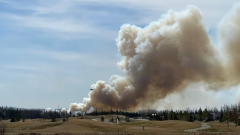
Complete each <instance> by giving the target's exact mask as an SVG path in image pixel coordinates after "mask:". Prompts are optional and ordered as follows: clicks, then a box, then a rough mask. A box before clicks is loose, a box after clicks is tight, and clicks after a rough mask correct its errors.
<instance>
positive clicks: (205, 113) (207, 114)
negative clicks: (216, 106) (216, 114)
mask: <svg viewBox="0 0 240 135" xmlns="http://www.w3.org/2000/svg"><path fill="white" fill-rule="evenodd" d="M202 118H203V120H205V121H208V120H209V112H208V110H207V108H205V109H204V111H203V117H202Z"/></svg>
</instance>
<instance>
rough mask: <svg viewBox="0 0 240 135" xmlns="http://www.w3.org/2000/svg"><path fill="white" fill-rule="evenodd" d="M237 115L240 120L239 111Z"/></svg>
mask: <svg viewBox="0 0 240 135" xmlns="http://www.w3.org/2000/svg"><path fill="white" fill-rule="evenodd" d="M237 115H238V120H240V112H238V113H237Z"/></svg>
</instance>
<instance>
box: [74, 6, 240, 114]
mask: <svg viewBox="0 0 240 135" xmlns="http://www.w3.org/2000/svg"><path fill="white" fill-rule="evenodd" d="M239 14H240V6H239V5H235V6H234V8H233V9H232V10H231V11H230V12H229V13H228V14H227V15H226V16H225V17H224V18H223V19H222V21H221V22H220V23H219V26H218V28H219V33H218V35H219V44H220V45H221V47H222V49H221V51H218V50H217V49H215V48H214V47H213V46H212V45H211V41H210V38H209V36H208V34H207V32H206V26H205V25H204V24H203V22H202V16H201V13H200V11H199V9H198V8H197V7H195V6H188V7H187V9H186V10H184V11H180V12H175V11H172V10H170V11H168V12H167V13H166V14H164V15H162V17H161V18H160V19H159V20H158V21H155V22H151V23H150V24H149V25H148V26H146V27H144V28H140V27H137V26H135V25H130V24H124V25H122V26H121V28H120V30H119V34H118V38H117V39H116V44H117V47H118V50H119V53H120V54H121V56H122V61H120V62H118V64H117V65H118V67H119V68H120V69H121V70H122V71H123V72H124V73H125V76H124V77H122V76H118V75H113V76H112V77H110V80H109V82H110V83H109V84H106V83H105V82H104V81H101V80H100V81H97V82H96V83H95V84H93V85H92V86H91V88H93V89H94V90H92V91H90V92H89V94H88V98H84V100H83V103H72V104H70V107H69V110H70V111H77V110H78V111H87V110H89V109H90V108H91V107H92V108H94V109H99V110H101V109H103V110H104V109H110V108H112V109H121V110H133V109H143V108H146V107H148V108H149V107H153V106H156V103H159V102H157V101H159V100H160V103H159V104H163V103H165V102H164V101H163V100H164V99H165V98H166V97H167V96H171V95H172V94H173V93H175V94H176V93H178V94H179V95H181V94H180V93H181V92H184V90H186V88H188V86H190V85H192V84H195V83H201V84H202V85H204V86H205V87H204V89H205V90H213V91H216V90H219V89H222V88H229V87H233V86H237V85H238V83H239V80H240V55H239V52H238V51H239V50H240V23H239V22H240V16H239ZM220 56H221V57H220ZM222 57H223V58H224V59H222ZM190 92H191V93H193V92H194V91H190ZM196 93H197V92H196ZM173 97H174V96H173ZM180 97H181V96H180ZM161 100H162V101H161ZM190 100H192V99H191V98H190V99H188V100H187V101H190ZM161 102H162V103H161ZM185 102H186V101H185ZM167 106H171V105H167ZM167 106H166V107H164V108H168V107H167Z"/></svg>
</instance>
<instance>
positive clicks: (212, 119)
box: [209, 112, 217, 121]
mask: <svg viewBox="0 0 240 135" xmlns="http://www.w3.org/2000/svg"><path fill="white" fill-rule="evenodd" d="M209 120H210V121H215V120H217V114H216V113H214V112H212V113H209Z"/></svg>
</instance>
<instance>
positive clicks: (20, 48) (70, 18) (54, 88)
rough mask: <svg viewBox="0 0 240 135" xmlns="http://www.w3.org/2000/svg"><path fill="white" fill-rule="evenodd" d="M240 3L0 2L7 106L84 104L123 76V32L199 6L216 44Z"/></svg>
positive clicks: (0, 66) (2, 89) (2, 92)
mask: <svg viewBox="0 0 240 135" xmlns="http://www.w3.org/2000/svg"><path fill="white" fill-rule="evenodd" d="M235 2H237V0H228V1H226V0H215V1H214V0H210V1H209V0H208V1H207V0H203V1H192V0H181V1H180V0H179V1H176V0H161V1H155V0H148V1H144V0H132V1H130V0H115V1H108V0H21V1H19V0H0V48H1V49H0V57H1V59H0V96H1V97H0V105H3V106H6V105H7V106H15V107H26V108H47V107H52V108H54V107H57V106H58V105H59V106H60V107H68V105H69V104H70V103H72V102H81V101H82V99H83V97H86V96H87V94H88V92H89V88H90V86H91V84H93V83H95V82H96V81H97V80H104V81H108V79H109V77H110V76H111V75H114V74H118V75H123V73H122V72H121V71H120V70H119V69H118V67H117V66H116V63H117V62H118V61H120V60H121V57H120V54H119V53H118V49H117V46H116V43H115V39H116V38H117V35H118V30H119V28H120V26H121V25H122V24H124V23H130V24H135V25H137V26H140V27H144V26H146V25H147V24H149V23H150V22H151V21H155V20H157V19H158V18H160V17H161V15H162V14H164V13H166V12H167V11H168V10H169V9H172V10H176V11H179V10H184V9H185V8H186V6H187V5H196V6H197V7H198V8H199V9H200V10H201V12H202V16H203V22H204V23H205V24H206V26H207V27H208V34H209V36H210V37H211V40H212V42H213V45H214V46H216V43H217V36H216V29H217V24H218V22H219V21H220V20H221V18H222V17H223V16H224V15H225V14H226V13H227V12H228V11H229V10H230V9H231V7H232V5H233V4H234V3H235ZM235 89H236V88H235ZM233 91H234V90H231V91H230V93H231V92H232V93H233ZM227 92H228V93H229V91H223V92H220V93H218V96H219V97H221V96H222V95H226V93H227ZM211 94H212V93H211ZM230 97H232V95H231V94H230V95H229V97H227V98H230ZM225 98H226V97H225ZM229 102H234V101H229Z"/></svg>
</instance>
